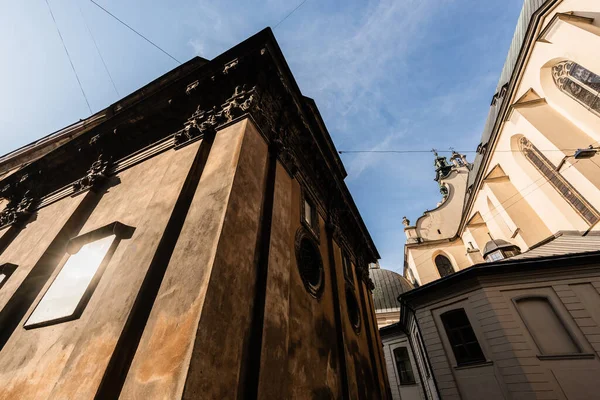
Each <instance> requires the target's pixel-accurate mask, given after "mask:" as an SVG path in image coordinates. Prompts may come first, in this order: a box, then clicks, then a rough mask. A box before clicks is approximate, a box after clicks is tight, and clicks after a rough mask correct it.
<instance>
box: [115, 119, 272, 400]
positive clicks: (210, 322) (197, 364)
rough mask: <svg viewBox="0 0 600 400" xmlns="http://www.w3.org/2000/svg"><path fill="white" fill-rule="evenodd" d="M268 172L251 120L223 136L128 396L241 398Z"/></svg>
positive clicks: (125, 391)
mask: <svg viewBox="0 0 600 400" xmlns="http://www.w3.org/2000/svg"><path fill="white" fill-rule="evenodd" d="M265 167H266V144H265V143H264V141H263V140H262V138H260V136H258V134H257V132H256V130H255V129H254V128H253V127H252V126H251V125H250V124H249V122H248V121H247V120H244V121H240V122H238V123H236V124H234V125H231V126H229V127H227V128H225V129H223V130H221V131H219V132H218V134H217V135H216V138H215V139H214V143H213V145H212V147H211V150H210V154H209V156H208V159H207V161H206V166H205V168H204V171H203V172H202V176H201V178H200V182H199V184H198V188H197V189H196V193H195V194H194V197H193V200H192V203H191V206H190V209H189V211H188V213H187V217H186V220H185V223H184V225H183V228H182V231H181V234H180V237H179V239H178V241H177V244H176V246H175V249H174V251H173V254H172V256H171V257H170V262H169V265H168V267H167V270H166V274H165V277H164V280H163V284H162V286H161V288H160V291H159V293H158V297H157V299H156V302H155V304H154V308H153V311H152V313H151V314H150V318H149V321H148V323H147V325H146V329H145V331H144V334H143V336H142V339H141V342H140V344H139V347H138V350H137V352H136V355H135V358H134V360H133V363H132V366H131V368H130V370H129V373H128V376H127V380H126V382H125V386H124V388H123V392H122V395H121V397H123V398H127V397H139V396H144V397H157V396H158V397H160V396H163V395H164V394H168V395H167V396H166V397H168V398H180V397H184V398H197V397H198V396H199V395H200V393H202V395H201V396H202V397H203V398H226V397H229V396H233V397H235V395H234V394H235V392H236V390H237V388H238V379H239V372H240V364H241V363H242V360H243V355H244V352H245V350H246V349H245V348H244V344H245V343H244V341H245V338H246V337H247V331H248V329H249V320H250V316H251V310H252V299H253V293H254V292H253V287H254V285H253V282H254V280H255V279H254V277H255V268H256V265H255V247H256V243H257V232H258V222H259V219H260V206H261V203H262V202H261V199H262V195H263V184H264V172H265Z"/></svg>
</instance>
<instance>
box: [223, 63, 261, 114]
mask: <svg viewBox="0 0 600 400" xmlns="http://www.w3.org/2000/svg"><path fill="white" fill-rule="evenodd" d="M236 62H237V60H236ZM255 94H256V86H254V87H252V88H248V87H247V86H246V85H243V86H236V88H235V91H234V93H233V95H232V96H231V97H230V98H228V99H227V101H226V102H225V103H223V105H222V106H221V113H222V117H223V118H224V119H225V120H224V121H223V123H227V122H230V121H232V120H233V119H235V118H237V117H240V116H242V115H243V114H245V113H246V112H247V111H248V110H249V109H250V107H251V106H252V102H253V101H254V100H255Z"/></svg>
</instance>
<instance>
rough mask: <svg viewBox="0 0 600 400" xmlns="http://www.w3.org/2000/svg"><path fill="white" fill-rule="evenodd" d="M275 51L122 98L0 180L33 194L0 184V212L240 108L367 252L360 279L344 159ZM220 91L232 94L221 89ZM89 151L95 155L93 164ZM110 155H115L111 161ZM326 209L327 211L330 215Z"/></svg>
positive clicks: (341, 232)
mask: <svg viewBox="0 0 600 400" xmlns="http://www.w3.org/2000/svg"><path fill="white" fill-rule="evenodd" d="M275 52H276V51H275V50H273V49H272V45H271V44H269V43H267V46H266V47H265V45H264V44H263V45H261V46H260V47H255V48H253V49H250V50H249V51H247V52H246V53H245V54H243V55H240V56H238V57H233V58H230V60H233V61H229V62H226V63H220V64H218V63H216V62H210V63H208V64H205V65H203V66H201V67H199V68H198V69H197V70H194V71H192V72H191V73H189V74H188V75H187V76H186V77H185V78H180V79H179V80H177V81H175V82H171V83H169V84H168V85H166V86H165V88H164V89H161V90H160V91H157V92H155V93H152V94H150V95H148V96H147V97H144V98H142V100H140V101H139V102H138V103H132V105H130V106H129V107H128V108H127V107H120V106H119V105H115V106H113V107H112V108H111V110H118V112H117V111H115V112H114V115H112V116H111V117H110V118H108V119H107V120H106V121H104V122H102V123H101V124H99V125H97V126H95V127H93V128H92V129H90V130H89V131H87V132H85V133H83V134H82V135H80V136H78V137H76V138H74V139H73V140H71V141H70V142H68V143H66V144H65V145H63V146H62V147H60V148H58V149H56V150H55V151H53V152H51V153H49V154H47V155H45V156H44V157H42V158H40V159H38V160H35V161H33V162H31V163H30V164H28V165H25V166H23V167H22V168H21V170H20V171H18V172H16V173H14V174H13V175H11V176H9V177H7V178H5V179H4V180H2V181H0V187H2V186H5V185H8V186H9V187H13V186H14V185H15V184H16V183H18V182H20V180H22V179H23V177H27V176H29V179H26V180H27V182H26V184H24V185H21V186H23V187H22V188H21V189H26V190H31V189H33V188H35V196H33V195H30V196H27V198H28V199H34V198H36V199H40V201H39V202H34V201H33V200H31V201H25V200H24V199H23V204H22V205H21V206H19V203H20V202H21V200H22V199H21V198H19V199H18V201H13V200H12V199H13V197H14V195H10V196H9V195H8V194H7V193H5V192H2V191H0V197H3V198H7V199H9V206H8V207H7V208H6V210H5V211H4V212H3V213H2V215H3V217H2V220H1V221H6V222H9V221H13V220H18V219H22V218H23V216H24V215H26V213H27V212H30V211H32V210H33V209H35V207H38V206H45V205H47V204H50V203H52V202H55V201H57V200H59V199H60V198H62V197H63V196H66V195H70V194H72V193H74V192H75V193H77V192H81V191H84V190H88V189H94V188H96V187H97V186H98V185H100V184H101V183H102V182H103V181H104V180H105V179H106V178H107V177H108V176H110V175H112V174H114V173H116V172H118V171H121V170H123V169H125V168H128V167H130V166H132V165H135V164H137V163H139V162H141V161H143V160H144V159H147V158H149V157H152V156H154V155H155V154H157V153H159V152H162V151H166V150H168V149H172V148H179V147H181V146H185V145H187V144H189V143H191V142H193V141H195V140H199V139H201V138H203V137H205V135H206V136H210V135H215V134H218V130H219V129H220V128H221V127H223V126H225V125H226V124H229V123H232V122H233V121H235V120H237V119H239V118H242V117H243V116H244V115H247V116H248V117H250V118H251V119H252V120H253V122H254V123H255V125H256V126H257V127H258V129H259V131H260V132H261V134H262V135H263V136H264V138H265V140H266V141H267V143H268V145H269V147H270V149H271V151H272V152H273V154H275V155H276V156H277V158H278V160H279V161H280V162H281V164H282V165H283V166H284V168H285V169H286V170H287V171H288V173H289V174H290V176H292V177H293V178H297V179H298V180H299V181H300V182H301V183H302V185H306V186H307V188H308V189H309V191H310V192H311V193H312V194H314V196H313V197H314V199H315V201H317V204H315V206H316V207H317V208H318V209H319V210H321V212H324V214H323V215H324V217H325V219H326V220H328V221H329V222H328V223H329V224H331V225H332V228H333V229H332V232H333V233H334V235H335V237H337V238H338V239H339V241H340V242H343V243H346V244H347V247H348V248H349V249H350V250H351V253H353V254H352V255H353V258H354V259H355V260H358V259H362V260H364V261H365V262H364V263H357V264H356V265H357V266H359V265H360V266H359V267H357V269H364V270H365V271H366V273H364V272H361V273H360V274H359V276H362V277H363V279H364V280H365V282H367V283H368V270H367V265H368V262H367V261H375V259H376V258H377V251H376V250H375V248H374V247H373V244H372V242H371V241H370V238H369V237H368V233H366V232H365V230H364V229H365V228H364V226H363V225H361V220H360V216H359V215H358V212H357V211H356V207H355V206H352V204H353V203H352V200H351V199H350V198H349V196H350V195H349V192H348V189H347V188H346V187H345V184H344V182H343V178H344V176H345V175H344V174H345V173H344V172H343V169H340V168H343V167H340V165H341V164H339V161H338V160H336V159H335V157H336V154H333V153H335V151H334V148H333V147H332V144H331V143H329V142H328V140H329V139H328V135H327V132H326V131H324V129H325V128H324V127H323V125H322V121H320V120H319V118H320V117H319V116H318V115H315V111H314V110H313V106H312V105H309V104H308V103H307V100H306V98H304V97H303V96H302V95H301V94H300V93H299V91H298V90H297V89H296V88H295V87H294V85H295V83H293V81H291V80H292V79H293V78H291V76H287V75H286V74H287V72H285V71H282V67H281V65H280V59H278V57H280V56H277V55H276V56H274V55H273V53H275ZM141 90H143V89H141ZM227 93H230V94H231V95H229V97H225V95H227ZM311 101H312V100H311ZM182 121H183V124H182ZM182 125H183V127H181V126H182ZM173 132H175V133H173ZM170 137H171V138H172V139H169V138H170ZM153 147H157V149H156V150H152V148H153ZM332 149H333V150H332ZM90 159H96V161H95V162H94V163H93V164H92V165H91V166H90V165H89V161H88V160H90ZM112 159H114V160H118V161H116V162H114V163H112V162H109V161H110V160H112ZM40 171H43V174H42V173H40ZM32 177H33V178H32ZM42 177H44V178H42ZM48 177H51V178H48ZM65 188H68V190H67V189H65ZM26 190H20V191H19V192H20V193H25V192H26ZM31 193H34V191H33V190H32V191H31ZM17 197H18V196H17ZM50 199H51V200H50ZM38 208H39V207H38ZM332 210H335V211H332ZM330 212H332V213H333V214H335V215H334V216H333V217H329V216H328V214H329V213H330ZM357 252H358V253H360V254H357ZM363 264H364V268H363V267H362V265H363Z"/></svg>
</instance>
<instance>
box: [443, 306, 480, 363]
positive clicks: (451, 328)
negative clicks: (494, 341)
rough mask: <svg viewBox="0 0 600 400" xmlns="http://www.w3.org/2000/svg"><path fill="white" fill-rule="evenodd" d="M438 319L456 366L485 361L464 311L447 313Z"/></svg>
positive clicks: (460, 309)
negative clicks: (440, 320)
mask: <svg viewBox="0 0 600 400" xmlns="http://www.w3.org/2000/svg"><path fill="white" fill-rule="evenodd" d="M440 318H441V319H442V323H443V324H444V329H446V335H448V341H449V342H450V346H451V347H452V352H453V353H454V357H455V358H456V363H457V364H458V365H465V364H476V363H481V362H485V361H486V360H485V356H484V355H483V352H482V351H481V347H480V346H479V342H478V341H477V337H476V336H475V332H473V328H472V327H471V324H470V322H469V318H468V317H467V314H466V313H465V310H464V309H462V308H459V309H456V310H451V311H447V312H445V313H443V314H442V315H441V316H440Z"/></svg>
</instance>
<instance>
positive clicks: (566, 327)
mask: <svg viewBox="0 0 600 400" xmlns="http://www.w3.org/2000/svg"><path fill="white" fill-rule="evenodd" d="M528 299H542V300H544V301H546V303H547V304H548V305H549V306H550V308H551V310H552V312H554V315H555V316H556V318H557V319H558V321H559V322H560V324H561V326H562V327H563V328H564V330H565V332H566V333H567V335H568V336H569V338H570V339H571V341H572V342H573V344H574V345H575V347H576V348H577V349H578V351H577V352H575V353H547V352H544V350H543V349H542V346H541V345H540V342H539V338H536V335H535V334H534V330H533V329H532V328H531V324H530V323H529V322H527V319H526V318H525V317H524V315H523V313H522V311H521V309H520V307H519V302H522V301H524V300H528ZM511 301H512V303H513V305H514V308H515V310H516V311H517V314H518V315H519V318H520V319H521V321H522V322H523V325H524V327H525V330H526V331H527V334H528V335H529V336H530V337H531V340H532V341H533V344H534V345H535V347H536V349H537V351H538V353H539V354H538V355H537V357H538V358H539V359H544V358H545V359H558V358H571V357H573V358H579V357H581V356H584V357H585V355H586V354H588V353H586V352H585V350H584V348H583V346H582V344H581V343H580V341H579V340H578V339H577V336H576V335H575V333H574V332H573V330H572V329H571V328H570V327H569V324H567V323H566V321H565V320H564V318H563V316H562V315H561V313H559V311H558V310H557V308H556V306H555V304H554V302H553V301H552V299H551V298H550V296H547V295H543V294H535V293H531V294H523V295H520V296H515V297H512V298H511Z"/></svg>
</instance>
